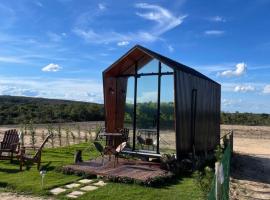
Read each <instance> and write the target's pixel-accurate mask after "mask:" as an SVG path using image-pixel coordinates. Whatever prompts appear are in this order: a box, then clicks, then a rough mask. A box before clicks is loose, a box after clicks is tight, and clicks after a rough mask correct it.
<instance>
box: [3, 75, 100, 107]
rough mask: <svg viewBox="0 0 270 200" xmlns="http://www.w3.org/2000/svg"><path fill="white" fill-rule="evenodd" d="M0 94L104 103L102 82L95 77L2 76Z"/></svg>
mask: <svg viewBox="0 0 270 200" xmlns="http://www.w3.org/2000/svg"><path fill="white" fill-rule="evenodd" d="M74 91H76V92H74ZM0 95H14V96H31V97H44V98H54V99H67V100H76V101H86V102H96V103H103V90H102V83H101V82H100V81H97V80H94V79H84V80H82V79H61V78H60V79H45V78H33V77H0Z"/></svg>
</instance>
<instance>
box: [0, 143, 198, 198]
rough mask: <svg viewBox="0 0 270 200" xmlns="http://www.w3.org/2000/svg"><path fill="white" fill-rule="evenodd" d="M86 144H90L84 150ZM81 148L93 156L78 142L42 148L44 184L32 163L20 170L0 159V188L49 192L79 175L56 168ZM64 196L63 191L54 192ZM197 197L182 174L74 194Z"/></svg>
mask: <svg viewBox="0 0 270 200" xmlns="http://www.w3.org/2000/svg"><path fill="white" fill-rule="evenodd" d="M86 147H90V148H88V149H87V150H85V149H86ZM77 149H81V150H83V155H84V159H89V158H90V157H92V158H93V157H95V156H97V155H98V154H97V152H96V151H95V150H94V148H93V146H92V145H89V144H79V145H73V146H70V147H63V148H54V149H45V150H44V152H43V155H42V167H43V169H46V171H47V174H46V177H45V186H44V188H43V189H42V188H41V176H40V174H39V171H37V169H36V165H33V166H30V168H29V169H25V168H24V171H23V172H20V171H19V164H18V163H16V162H15V163H14V164H10V162H9V161H0V191H1V190H2V191H13V192H14V191H15V192H18V193H24V194H31V195H34V196H49V195H50V193H49V190H50V189H52V188H54V187H56V186H61V185H65V184H67V183H71V182H74V181H76V180H79V179H81V177H78V176H75V175H65V174H62V173H60V172H58V171H57V170H56V169H57V168H58V167H61V166H63V165H65V164H69V163H72V162H73V156H74V152H75V150H77ZM57 198H58V199H65V196H64V195H59V196H57ZM135 198H136V199H141V200H150V199H160V200H163V199H164V200H173V199H183V200H184V199H200V191H199V189H198V188H197V187H196V186H195V185H194V182H193V179H192V178H190V177H182V178H179V180H178V181H177V182H176V183H175V184H172V185H169V186H164V187H161V188H151V187H145V186H140V185H136V184H120V183H109V184H107V185H106V186H104V187H102V188H99V189H98V190H95V191H92V192H88V193H86V194H84V195H83V196H81V197H80V198H78V199H79V200H84V199H85V200H88V199H91V200H92V199H93V200H95V199H96V200H98V199H103V200H106V199H108V200H114V199H125V200H128V199H132V200H134V199H135Z"/></svg>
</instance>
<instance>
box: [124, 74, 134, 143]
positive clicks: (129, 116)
mask: <svg viewBox="0 0 270 200" xmlns="http://www.w3.org/2000/svg"><path fill="white" fill-rule="evenodd" d="M133 108H134V77H129V78H128V81H127V93H126V104H125V118H124V128H128V129H129V139H128V143H127V147H128V148H131V147H132V141H133V137H132V136H133Z"/></svg>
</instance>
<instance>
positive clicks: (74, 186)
mask: <svg viewBox="0 0 270 200" xmlns="http://www.w3.org/2000/svg"><path fill="white" fill-rule="evenodd" d="M106 184H107V183H105V182H104V181H102V180H99V181H98V180H94V179H81V180H79V181H77V182H76V183H70V184H67V185H64V186H62V187H57V188H54V189H52V190H50V192H51V193H52V194H53V195H59V194H65V193H67V192H68V193H67V194H66V197H68V198H72V199H76V198H78V197H79V196H81V195H83V194H85V192H90V191H93V190H96V189H98V188H100V187H103V186H105V185H106Z"/></svg>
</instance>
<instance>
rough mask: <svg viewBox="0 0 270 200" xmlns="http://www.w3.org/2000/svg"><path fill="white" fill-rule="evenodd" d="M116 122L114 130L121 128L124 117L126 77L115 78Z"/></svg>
mask: <svg viewBox="0 0 270 200" xmlns="http://www.w3.org/2000/svg"><path fill="white" fill-rule="evenodd" d="M116 93H117V99H116V108H117V109H116V120H115V128H116V129H118V128H123V126H124V117H125V103H126V93H127V77H119V78H117V89H116Z"/></svg>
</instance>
